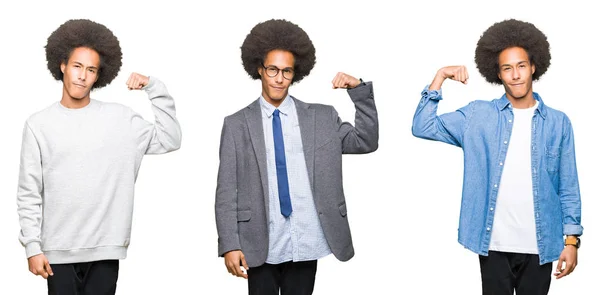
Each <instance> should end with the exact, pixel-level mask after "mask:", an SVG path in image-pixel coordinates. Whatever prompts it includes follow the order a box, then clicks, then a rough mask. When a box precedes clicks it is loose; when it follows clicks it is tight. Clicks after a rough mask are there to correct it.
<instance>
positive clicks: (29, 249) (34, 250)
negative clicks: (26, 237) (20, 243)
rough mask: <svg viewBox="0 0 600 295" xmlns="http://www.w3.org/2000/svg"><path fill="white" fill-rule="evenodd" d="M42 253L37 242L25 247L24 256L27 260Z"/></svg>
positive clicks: (40, 246)
mask: <svg viewBox="0 0 600 295" xmlns="http://www.w3.org/2000/svg"><path fill="white" fill-rule="evenodd" d="M42 253H43V252H42V245H40V243H38V242H31V243H29V244H27V245H25V255H27V258H29V257H31V256H35V255H38V254H42Z"/></svg>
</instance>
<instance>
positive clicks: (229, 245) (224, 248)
mask: <svg viewBox="0 0 600 295" xmlns="http://www.w3.org/2000/svg"><path fill="white" fill-rule="evenodd" d="M240 249H242V246H241V245H240V242H239V238H238V236H237V235H236V236H235V237H234V238H232V239H230V240H227V241H225V240H224V239H221V238H219V257H223V255H225V253H227V252H229V251H233V250H240Z"/></svg>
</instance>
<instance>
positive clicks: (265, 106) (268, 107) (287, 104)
mask: <svg viewBox="0 0 600 295" xmlns="http://www.w3.org/2000/svg"><path fill="white" fill-rule="evenodd" d="M292 104H293V102H292V97H291V96H290V95H289V94H288V95H287V96H286V97H285V98H284V99H283V102H281V104H280V105H279V107H277V108H276V107H275V106H274V105H272V104H270V103H268V102H267V100H266V99H265V98H264V97H263V96H262V95H261V96H260V107H261V109H262V111H263V113H264V114H265V115H266V116H267V118H271V116H273V112H274V111H275V109H278V110H279V112H280V113H282V114H284V115H288V114H289V113H290V111H291V110H292Z"/></svg>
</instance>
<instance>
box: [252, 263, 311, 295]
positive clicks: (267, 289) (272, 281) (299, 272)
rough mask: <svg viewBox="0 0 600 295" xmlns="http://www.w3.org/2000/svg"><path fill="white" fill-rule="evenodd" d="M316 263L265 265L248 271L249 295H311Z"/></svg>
mask: <svg viewBox="0 0 600 295" xmlns="http://www.w3.org/2000/svg"><path fill="white" fill-rule="evenodd" d="M316 273H317V261H316V260H311V261H302V262H291V261H289V262H284V263H281V264H268V263H265V264H263V265H261V266H258V267H251V268H250V269H249V270H248V294H250V295H279V290H281V295H311V294H312V293H313V289H314V287H315V275H316Z"/></svg>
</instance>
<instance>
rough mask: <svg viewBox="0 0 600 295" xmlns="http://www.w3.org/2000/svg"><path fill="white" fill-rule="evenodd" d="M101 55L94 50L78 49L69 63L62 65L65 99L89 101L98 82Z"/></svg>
mask: <svg viewBox="0 0 600 295" xmlns="http://www.w3.org/2000/svg"><path fill="white" fill-rule="evenodd" d="M99 69H100V55H98V52H96V51H95V50H93V49H90V48H87V47H78V48H75V49H74V50H73V52H72V53H71V56H70V57H69V60H68V61H67V63H66V64H65V63H62V64H61V65H60V70H61V71H62V73H63V98H67V99H75V100H82V99H89V97H90V91H91V89H92V86H93V85H94V83H96V81H97V80H98V70H99Z"/></svg>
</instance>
